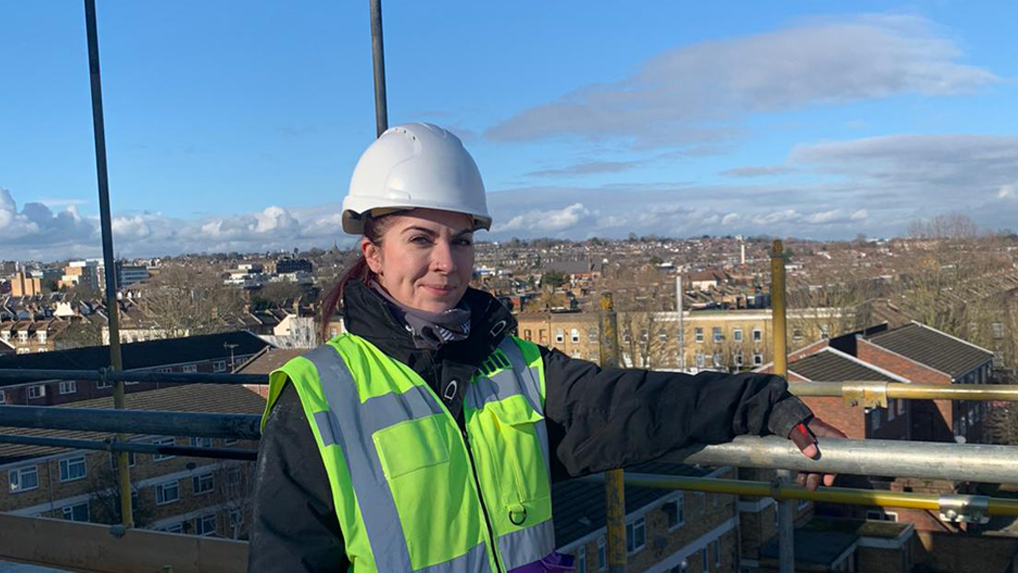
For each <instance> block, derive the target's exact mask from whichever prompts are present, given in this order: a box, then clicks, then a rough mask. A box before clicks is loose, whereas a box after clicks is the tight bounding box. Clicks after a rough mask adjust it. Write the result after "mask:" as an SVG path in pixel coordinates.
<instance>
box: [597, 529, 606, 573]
mask: <svg viewBox="0 0 1018 573" xmlns="http://www.w3.org/2000/svg"><path fill="white" fill-rule="evenodd" d="M607 567H608V546H607V543H606V542H605V540H604V537H598V538H597V569H598V570H599V571H600V570H603V569H606V568H607Z"/></svg>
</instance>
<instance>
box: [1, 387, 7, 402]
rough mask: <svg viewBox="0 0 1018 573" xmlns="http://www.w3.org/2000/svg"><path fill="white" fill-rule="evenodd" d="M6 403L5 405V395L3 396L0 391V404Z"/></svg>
mask: <svg viewBox="0 0 1018 573" xmlns="http://www.w3.org/2000/svg"><path fill="white" fill-rule="evenodd" d="M6 403H7V395H6V394H4V391H3V390H0V404H6Z"/></svg>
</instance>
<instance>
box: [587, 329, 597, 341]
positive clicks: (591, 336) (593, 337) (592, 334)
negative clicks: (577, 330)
mask: <svg viewBox="0 0 1018 573" xmlns="http://www.w3.org/2000/svg"><path fill="white" fill-rule="evenodd" d="M597 336H598V334H597V329H596V328H588V329H587V342H590V343H591V344H594V343H596V342H597Z"/></svg>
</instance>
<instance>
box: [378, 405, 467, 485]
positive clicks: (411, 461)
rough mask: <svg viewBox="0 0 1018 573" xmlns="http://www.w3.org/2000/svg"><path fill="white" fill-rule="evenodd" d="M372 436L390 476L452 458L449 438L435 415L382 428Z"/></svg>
mask: <svg viewBox="0 0 1018 573" xmlns="http://www.w3.org/2000/svg"><path fill="white" fill-rule="evenodd" d="M371 439H372V440H373V441H374V443H375V448H376V450H377V451H378V460H379V462H380V463H381V465H382V471H383V472H384V474H385V477H386V478H387V479H394V478H398V477H400V476H403V475H406V474H409V473H411V472H414V471H417V470H420V469H424V468H427V467H431V466H435V465H438V464H444V463H447V462H448V461H449V446H448V438H447V437H446V435H445V432H443V431H442V429H441V428H440V427H439V424H438V420H437V419H436V417H435V416H428V417H427V418H420V419H417V420H407V421H405V422H400V423H398V424H395V425H392V426H389V427H388V428H384V429H382V430H378V431H377V432H375V433H374V434H373V435H372V436H371Z"/></svg>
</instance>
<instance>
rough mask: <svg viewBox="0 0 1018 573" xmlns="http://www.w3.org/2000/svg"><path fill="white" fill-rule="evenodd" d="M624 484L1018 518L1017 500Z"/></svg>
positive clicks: (735, 483) (725, 482)
mask: <svg viewBox="0 0 1018 573" xmlns="http://www.w3.org/2000/svg"><path fill="white" fill-rule="evenodd" d="M581 479H583V480H587V481H595V482H596V481H600V480H601V479H603V478H601V476H589V477H585V478H581ZM626 485H628V486H633V487H650V488H657V489H680V490H686V491H701V492H708V493H719V494H725V495H744V496H750V497H771V498H775V499H785V500H800V499H801V500H807V501H819V502H827V503H840V504H846V505H865V506H874V507H888V508H893V507H900V508H907V509H924V510H929V511H939V512H941V513H947V512H948V511H950V508H953V507H957V506H958V505H959V502H966V504H965V505H967V506H968V507H970V508H971V509H972V510H973V511H982V512H984V514H985V515H1012V516H1018V499H1008V498H996V497H987V496H981V495H957V494H930V493H905V492H896V491H881V490H872V489H856V488H845V487H821V488H818V489H817V490H815V491H811V490H808V489H806V488H804V487H801V486H797V485H790V484H783V485H781V486H778V487H776V486H775V484H773V483H769V482H765V481H742V480H735V479H720V478H702V477H687V476H669V475H660V474H642V473H633V472H626ZM969 517H971V516H969Z"/></svg>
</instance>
